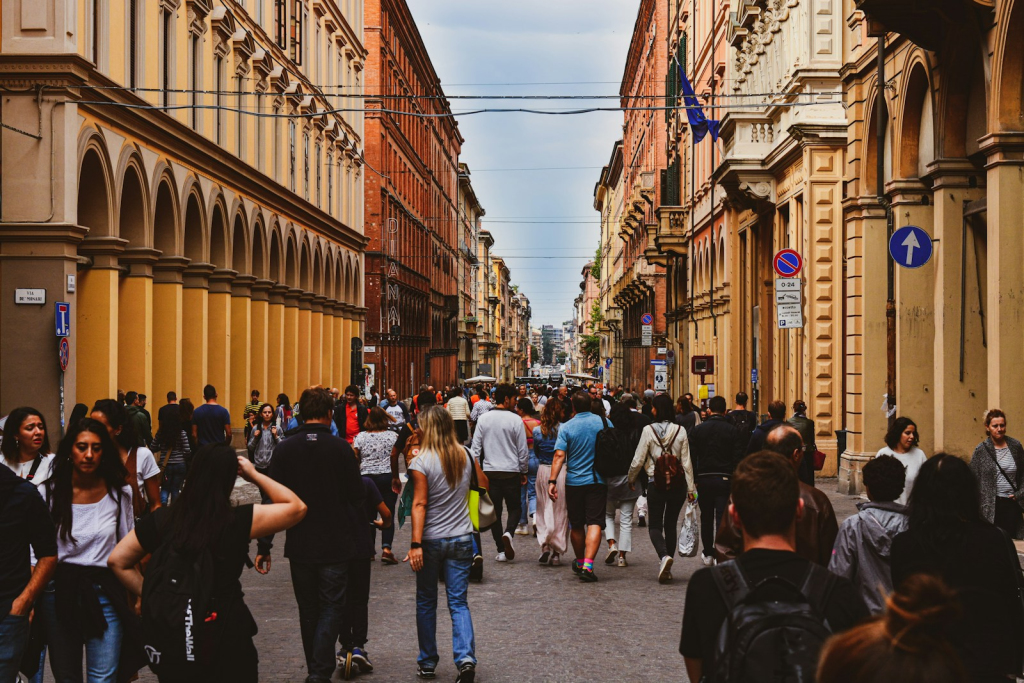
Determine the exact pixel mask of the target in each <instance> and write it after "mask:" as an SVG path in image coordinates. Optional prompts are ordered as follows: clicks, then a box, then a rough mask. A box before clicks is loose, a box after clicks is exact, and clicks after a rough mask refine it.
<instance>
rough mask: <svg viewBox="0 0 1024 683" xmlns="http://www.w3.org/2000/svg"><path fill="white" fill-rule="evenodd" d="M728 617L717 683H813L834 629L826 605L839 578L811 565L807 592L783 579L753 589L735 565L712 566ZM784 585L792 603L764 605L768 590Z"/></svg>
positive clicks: (717, 648) (720, 634)
mask: <svg viewBox="0 0 1024 683" xmlns="http://www.w3.org/2000/svg"><path fill="white" fill-rule="evenodd" d="M711 575H712V577H713V578H714V580H715V585H716V586H717V587H718V590H719V592H720V593H721V595H722V599H723V600H725V606H726V610H727V611H728V617H726V620H725V621H724V622H722V628H721V629H720V630H719V632H718V639H717V641H716V642H715V677H714V680H715V681H716V682H717V683H739V682H740V681H742V682H743V683H758V682H760V681H765V682H768V681H771V682H772V683H776V682H782V683H813V681H814V680H815V676H816V672H817V669H818V656H819V654H820V652H821V648H822V646H823V645H824V644H825V641H826V640H828V639H829V637H830V636H831V635H832V629H831V627H830V626H829V624H828V621H827V620H826V619H825V603H826V601H827V600H828V596H829V594H830V593H831V592H832V588H833V586H835V580H836V577H835V576H834V575H833V574H831V573H830V572H829V571H828V570H826V569H825V568H823V567H819V566H818V565H815V564H811V565H810V566H809V568H808V571H807V577H806V578H805V579H804V583H803V586H802V587H798V586H796V585H794V584H793V583H791V582H790V581H787V580H786V579H783V578H781V577H777V576H773V577H769V578H767V579H765V580H763V581H761V582H760V583H758V584H757V585H756V586H753V587H752V586H751V585H750V583H749V582H748V581H747V579H746V577H745V576H744V575H743V570H742V569H741V568H740V566H739V564H738V563H737V562H736V561H735V560H731V561H729V562H724V563H722V564H720V565H717V566H715V567H712V569H711ZM772 584H774V585H782V586H783V587H785V588H786V589H788V590H789V591H790V592H791V593H792V595H793V600H792V601H780V600H772V601H769V600H760V599H758V593H759V592H760V590H761V589H762V588H763V587H765V586H766V585H772Z"/></svg>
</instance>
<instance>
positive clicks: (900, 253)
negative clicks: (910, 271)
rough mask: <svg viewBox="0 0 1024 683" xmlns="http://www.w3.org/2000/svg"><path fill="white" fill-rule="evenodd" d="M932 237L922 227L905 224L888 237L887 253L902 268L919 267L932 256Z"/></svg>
mask: <svg viewBox="0 0 1024 683" xmlns="http://www.w3.org/2000/svg"><path fill="white" fill-rule="evenodd" d="M932 251H933V250H932V238H931V235H929V234H928V233H927V232H925V231H924V229H923V228H919V227H917V226H916V225H905V226H903V227H902V228H900V229H899V230H897V231H896V232H894V233H893V234H892V237H891V238H890V239H889V255H890V256H892V259H893V260H894V261H895V262H896V264H897V265H899V266H902V267H903V268H920V267H921V266H923V265H924V264H926V263H928V261H929V260H931V258H932Z"/></svg>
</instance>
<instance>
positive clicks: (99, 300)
mask: <svg viewBox="0 0 1024 683" xmlns="http://www.w3.org/2000/svg"><path fill="white" fill-rule="evenodd" d="M0 11H2V24H3V29H2V37H0V59H2V62H3V67H2V68H0V83H2V85H3V87H4V90H5V94H4V102H3V119H4V126H5V128H4V131H3V138H2V151H0V160H2V168H3V171H5V172H3V173H2V174H0V184H2V187H0V189H2V196H3V198H4V201H3V205H2V209H0V320H2V324H0V325H2V326H0V329H2V335H0V412H6V411H7V410H9V409H11V408H13V407H14V406H17V405H25V404H30V405H34V406H36V407H38V408H39V409H41V410H42V411H43V412H44V413H45V414H46V416H47V418H48V419H49V420H50V425H51V430H52V431H53V432H54V433H57V432H58V431H59V428H58V425H59V424H60V422H61V421H63V412H62V405H61V401H63V407H64V408H67V409H69V407H70V406H71V405H74V403H76V402H81V403H85V404H91V403H92V402H93V401H95V400H97V399H101V398H106V397H113V396H114V395H115V394H116V392H117V390H118V389H123V390H135V391H139V392H142V393H146V394H148V395H149V396H150V402H151V404H160V403H162V401H163V396H164V395H165V393H166V392H168V391H175V392H176V393H177V394H178V396H182V397H190V398H192V399H193V401H194V402H196V403H198V402H199V401H200V400H201V397H202V390H203V386H204V385H205V384H207V383H211V384H213V385H215V386H216V388H217V390H218V392H219V398H220V402H221V403H222V404H224V405H226V406H227V407H228V408H229V409H230V410H231V412H232V414H234V415H236V416H238V417H239V418H240V416H241V412H242V407H243V405H244V404H245V403H246V402H247V400H248V396H249V390H250V389H253V388H256V389H259V390H260V391H261V392H262V395H263V396H264V397H268V398H269V397H271V396H273V395H275V394H276V393H278V392H282V391H283V392H285V393H287V394H289V395H290V396H292V397H296V396H297V395H298V393H299V391H300V390H301V389H302V388H304V387H307V386H309V385H310V384H313V383H323V384H330V385H344V384H346V383H348V382H350V381H351V379H352V376H353V370H355V369H358V368H353V367H352V359H353V355H352V353H351V351H350V349H351V342H352V339H353V338H354V337H360V336H361V329H362V320H363V311H364V309H363V293H362V289H363V287H362V283H363V278H362V272H363V264H362V260H363V256H362V252H363V248H364V246H365V243H366V242H365V238H364V237H363V234H362V207H361V201H362V200H361V197H362V192H363V190H362V184H363V171H362V160H361V156H362V146H363V139H364V132H363V118H362V115H361V114H360V113H358V112H350V111H334V110H336V109H340V110H344V109H352V108H353V107H352V106H349V105H351V104H352V103H353V102H358V98H349V97H344V96H343V93H344V94H346V95H359V94H360V93H361V92H362V77H361V71H362V68H363V60H364V59H365V57H366V51H365V50H364V48H363V42H362V35H363V17H362V2H361V1H360V0H350V1H348V2H345V3H338V2H334V1H333V0H325V1H323V2H320V1H316V2H313V1H312V0H297V1H294V2H285V1H284V0H251V1H249V2H245V3H236V2H230V3H227V4H224V3H220V2H214V1H213V0H187V1H186V2H184V3H182V2H179V1H178V0H170V1H167V2H160V3H156V2H141V1H140V0H128V1H127V2H117V3H114V2H105V1H102V0H83V1H82V2H78V1H77V0H52V1H51V2H46V3H40V2H36V1H35V0H11V1H10V2H4V3H3V7H2V10H0ZM322 84H332V87H331V88H327V87H323V88H322V87H321V85H322ZM355 108H358V106H357V107H355ZM62 304H66V306H63V305H62ZM55 318H56V321H55ZM55 322H56V328H57V329H56V331H57V332H58V333H60V332H66V333H67V335H68V336H67V337H66V338H65V339H66V340H67V342H68V344H67V346H66V347H64V346H63V344H61V343H60V339H61V338H60V337H56V336H55V335H54V331H55V327H54V323H55ZM62 328H63V329H62ZM65 349H66V352H65ZM59 351H60V352H61V354H62V355H63V361H62V364H63V363H64V362H66V364H67V365H66V371H64V372H62V371H61V366H59V365H58V362H57V360H58V352H59ZM355 360H356V363H357V364H360V363H361V358H359V357H358V356H357V357H356V358H355ZM58 418H60V419H58ZM236 422H237V423H239V424H240V419H236Z"/></svg>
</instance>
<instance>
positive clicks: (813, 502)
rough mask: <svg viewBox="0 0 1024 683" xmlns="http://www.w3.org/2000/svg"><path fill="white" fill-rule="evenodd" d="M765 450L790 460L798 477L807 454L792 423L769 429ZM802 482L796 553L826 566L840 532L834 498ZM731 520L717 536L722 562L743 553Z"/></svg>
mask: <svg viewBox="0 0 1024 683" xmlns="http://www.w3.org/2000/svg"><path fill="white" fill-rule="evenodd" d="M765 449H767V450H770V451H772V452H773V453H778V454H779V455H781V456H783V457H784V458H786V459H787V460H789V462H790V464H792V466H793V472H794V476H795V474H796V472H797V470H799V468H800V461H801V460H803V457H804V440H803V438H802V437H801V436H800V432H798V431H797V430H796V429H795V428H794V427H793V425H789V424H785V423H783V424H781V425H779V426H777V427H776V428H775V429H773V430H772V431H771V432H769V433H768V436H767V438H766V439H765ZM747 457H750V456H747ZM798 481H799V480H798ZM799 484H800V486H799V489H800V500H801V501H803V502H802V503H801V505H802V507H803V514H802V515H801V516H800V518H799V519H798V520H797V524H796V546H795V547H796V553H797V554H798V555H800V557H803V558H805V559H806V560H808V561H810V562H814V563H815V564H819V565H821V566H822V567H827V566H828V563H829V560H831V558H832V548H833V546H835V542H836V536H837V535H838V533H839V523H838V522H837V521H836V513H835V510H834V509H833V508H832V501H830V500H829V499H828V496H827V495H825V493H824V492H822V491H819V490H818V489H816V488H814V487H813V486H808V485H807V484H805V483H803V482H802V481H800V482H799ZM732 521H734V520H732V519H731V518H730V517H729V515H726V516H725V518H724V519H723V520H722V526H721V528H720V529H719V530H718V536H717V537H716V538H715V555H716V556H717V557H718V560H719V561H720V562H721V561H723V560H727V559H731V558H733V557H736V556H737V555H739V554H740V553H742V552H743V547H744V546H743V537H742V536H741V535H740V531H739V530H738V529H737V528H736V527H735V526H733V525H732Z"/></svg>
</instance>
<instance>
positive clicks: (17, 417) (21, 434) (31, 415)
mask: <svg viewBox="0 0 1024 683" xmlns="http://www.w3.org/2000/svg"><path fill="white" fill-rule="evenodd" d="M4 427H5V428H6V432H5V438H4V440H3V442H0V454H2V455H3V457H2V458H0V459H2V460H3V464H4V465H7V467H8V468H9V469H10V470H11V471H13V472H14V473H15V474H17V475H18V476H19V477H21V478H22V479H27V480H28V481H30V482H32V484H33V485H35V486H38V485H39V484H42V483H43V482H44V481H46V480H47V479H49V478H50V470H51V467H52V466H53V453H52V452H50V434H49V431H48V430H47V429H46V418H44V417H43V414H42V413H40V412H39V411H38V410H36V409H35V408H29V407H27V406H25V407H22V408H15V409H14V410H12V411H11V414H10V415H8V416H7V423H6V424H5V425H4Z"/></svg>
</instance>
